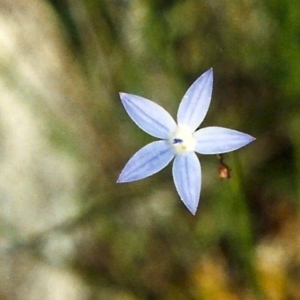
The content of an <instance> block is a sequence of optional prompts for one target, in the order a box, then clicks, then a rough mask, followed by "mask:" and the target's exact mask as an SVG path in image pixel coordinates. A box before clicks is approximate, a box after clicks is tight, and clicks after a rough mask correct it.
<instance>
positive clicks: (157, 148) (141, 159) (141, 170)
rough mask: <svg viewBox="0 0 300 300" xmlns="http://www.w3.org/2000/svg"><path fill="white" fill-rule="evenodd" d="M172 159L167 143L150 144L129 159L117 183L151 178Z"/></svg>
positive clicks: (171, 152) (172, 155)
mask: <svg viewBox="0 0 300 300" xmlns="http://www.w3.org/2000/svg"><path fill="white" fill-rule="evenodd" d="M173 157H174V154H173V151H172V149H171V147H170V145H169V144H168V142H167V141H156V142H153V143H150V144H148V145H146V146H145V147H143V148H142V149H140V150H139V151H138V152H136V153H135V154H134V155H133V156H132V157H131V159H130V160H129V161H128V162H127V164H126V165H125V167H124V169H123V170H122V172H121V174H120V176H119V178H118V181H117V182H130V181H135V180H139V179H143V178H145V177H148V176H151V175H153V174H155V173H157V172H158V171H160V170H161V169H163V168H164V167H166V166H167V165H168V163H169V162H170V161H171V160H172V158H173Z"/></svg>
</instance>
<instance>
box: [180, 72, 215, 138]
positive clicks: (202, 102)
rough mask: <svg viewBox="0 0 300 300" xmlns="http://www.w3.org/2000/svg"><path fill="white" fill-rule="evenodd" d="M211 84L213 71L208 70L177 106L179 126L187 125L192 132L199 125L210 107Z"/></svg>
mask: <svg viewBox="0 0 300 300" xmlns="http://www.w3.org/2000/svg"><path fill="white" fill-rule="evenodd" d="M212 84H213V70H212V69H209V70H208V71H206V72H205V73H204V74H203V75H201V76H200V77H199V78H198V79H197V80H196V81H195V82H194V83H193V84H192V85H191V86H190V88H189V89H188V90H187V92H186V93H185V95H184V97H183V99H182V101H181V103H180V105H179V109H178V113H177V121H178V124H179V125H187V126H188V127H189V128H190V129H191V132H192V131H195V130H196V128H197V127H198V126H199V125H200V124H201V122H202V121H203V119H204V117H205V116H206V113H207V111H208V108H209V105H210V100H211V94H212Z"/></svg>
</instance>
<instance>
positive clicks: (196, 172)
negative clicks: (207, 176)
mask: <svg viewBox="0 0 300 300" xmlns="http://www.w3.org/2000/svg"><path fill="white" fill-rule="evenodd" d="M173 179H174V183H175V186H176V189H177V192H178V194H179V196H180V198H181V200H182V201H183V203H184V204H185V206H186V207H187V208H188V209H189V211H190V212H191V213H192V214H193V215H194V214H195V213H196V210H197V207H198V203H199V197H200V189H201V167H200V162H199V160H198V158H197V156H196V154H195V153H194V152H189V153H186V154H183V155H177V156H176V157H175V159H174V163H173Z"/></svg>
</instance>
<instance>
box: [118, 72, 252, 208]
mask: <svg viewBox="0 0 300 300" xmlns="http://www.w3.org/2000/svg"><path fill="white" fill-rule="evenodd" d="M212 83H213V71H212V69H210V70H208V71H206V72H205V73H204V74H202V75H201V76H200V77H199V78H198V79H197V80H196V81H195V82H194V83H193V84H192V85H191V87H190V88H189V89H188V90H187V92H186V93H185V95H184V97H183V99H182V101H181V103H180V105H179V109H178V113H177V124H176V122H175V121H174V119H173V118H172V117H171V115H170V114H169V113H168V112H167V111H166V110H165V109H164V108H162V107H161V106H159V105H158V104H156V103H154V102H152V101H150V100H148V99H145V98H143V97H140V96H136V95H131V94H125V93H120V97H121V100H122V103H123V105H124V107H125V110H126V111H127V113H128V114H129V116H130V117H131V119H132V120H133V121H134V122H135V123H136V124H137V125H138V126H139V127H140V128H141V129H142V130H144V131H145V132H147V133H148V134H150V135H152V136H154V137H156V138H159V139H161V140H159V141H155V142H152V143H150V144H148V145H146V146H145V147H143V148H142V149H140V150H139V151H138V152H137V153H135V154H134V155H133V156H132V157H131V159H130V160H129V161H128V162H127V164H126V165H125V167H124V169H123V170H122V172H121V174H120V176H119V178H118V181H117V182H130V181H135V180H139V179H142V178H145V177H148V176H151V175H153V174H155V173H157V172H158V171H160V170H162V169H163V168H164V167H166V166H167V165H168V164H169V162H170V161H171V160H172V159H173V158H175V159H174V163H173V170H172V173H173V179H174V183H175V186H176V189H177V192H178V194H179V196H180V198H181V200H182V201H183V203H184V204H185V205H186V207H187V208H188V209H189V210H190V212H191V213H192V214H195V213H196V210H197V207H198V203H199V198H200V190H201V167H200V162H199V160H198V158H197V156H196V154H195V152H197V153H200V154H220V153H226V152H230V151H234V150H237V149H239V148H241V147H243V146H245V145H247V144H249V143H250V142H252V141H253V140H254V138H253V137H252V136H250V135H248V134H245V133H242V132H239V131H236V130H232V129H227V128H222V127H205V128H202V129H199V130H197V131H196V129H197V128H198V126H199V125H200V123H201V122H202V121H203V119H204V117H205V115H206V113H207V111H208V108H209V105H210V100H211V94H212Z"/></svg>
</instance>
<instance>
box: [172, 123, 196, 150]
mask: <svg viewBox="0 0 300 300" xmlns="http://www.w3.org/2000/svg"><path fill="white" fill-rule="evenodd" d="M169 141H170V144H171V146H172V148H173V150H174V152H175V153H176V154H183V153H186V152H191V151H195V144H196V142H195V138H194V135H193V133H192V132H191V131H190V129H189V128H188V127H186V126H178V127H177V129H176V131H175V132H174V133H173V134H172V135H171V137H170V140H169Z"/></svg>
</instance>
